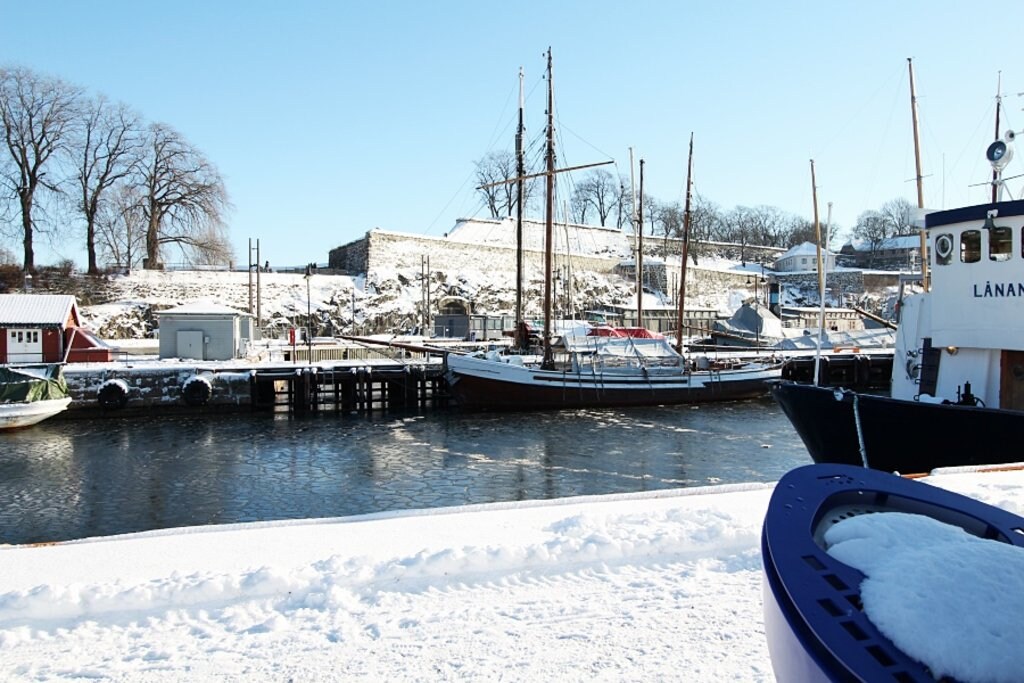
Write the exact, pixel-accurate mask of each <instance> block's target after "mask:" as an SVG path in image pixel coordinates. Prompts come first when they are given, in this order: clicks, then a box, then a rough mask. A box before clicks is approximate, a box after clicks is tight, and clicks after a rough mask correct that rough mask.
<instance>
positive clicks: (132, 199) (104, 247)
mask: <svg viewBox="0 0 1024 683" xmlns="http://www.w3.org/2000/svg"><path fill="white" fill-rule="evenodd" d="M96 249H97V251H98V252H99V255H100V256H102V257H103V258H104V260H106V261H107V262H108V263H115V264H117V265H118V266H120V267H122V268H124V269H125V270H130V269H132V268H133V267H135V266H138V265H141V264H142V258H143V256H144V255H145V253H146V216H145V215H144V212H143V209H142V193H141V191H140V188H139V187H138V186H136V185H131V184H128V183H121V184H119V185H116V186H115V187H113V188H112V189H111V192H109V193H108V196H107V199H106V201H104V202H102V203H101V204H100V205H99V207H98V208H97V212H96Z"/></svg>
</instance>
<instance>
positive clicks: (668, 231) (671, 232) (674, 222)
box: [655, 202, 683, 238]
mask: <svg viewBox="0 0 1024 683" xmlns="http://www.w3.org/2000/svg"><path fill="white" fill-rule="evenodd" d="M655 216H656V218H657V222H658V226H659V227H660V228H661V232H662V234H663V235H664V236H665V237H680V238H681V237H682V236H683V207H682V205H681V204H680V203H679V202H671V203H668V204H661V205H659V206H658V210H657V211H656V212H655Z"/></svg>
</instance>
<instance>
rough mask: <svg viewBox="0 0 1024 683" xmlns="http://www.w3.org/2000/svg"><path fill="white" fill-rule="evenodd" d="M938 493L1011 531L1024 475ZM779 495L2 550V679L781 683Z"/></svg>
mask: <svg viewBox="0 0 1024 683" xmlns="http://www.w3.org/2000/svg"><path fill="white" fill-rule="evenodd" d="M926 481H927V482H928V483H930V484H935V485H938V486H942V487H946V488H949V489H952V490H955V491H959V492H961V493H966V494H967V495H970V496H972V497H975V498H978V499H980V500H983V501H985V502H988V503H991V504H994V505H997V506H1000V507H1003V508H1005V509H1008V510H1010V511H1012V512H1015V513H1017V514H1021V513H1024V472H1021V471H1002V472H987V473H947V474H938V475H933V476H932V477H930V478H928V479H927V480H926ZM771 491H772V486H771V485H764V484H750V485H733V486H721V487H712V488H703V489H684V490H674V491H659V492H652V493H644V494H631V495H620V496H603V497H591V498H578V499H562V500H554V501H544V502H530V503H523V504H494V505H486V506H478V507H467V508H461V509H445V510H432V511H423V512H404V513H398V514H378V515H372V516H366V517H357V518H347V519H334V520H309V521H297V522H281V523H261V524H250V525H234V526H225V527H203V528H189V529H178V530H165V531H159V532H148V533H142V534H134V535H130V536H122V537H113V538H100V539H88V540H84V541H79V542H73V543H65V544H59V545H48V546H42V547H4V548H0V577H2V578H0V679H3V680H14V681H40V680H86V679H88V680H119V681H182V680H189V681H195V680H199V681H209V680H217V681H265V680H273V681H286V680H294V681H333V680H353V679H361V680H416V681H421V680H530V681H533V680H570V681H621V680H631V681H650V680H687V681H724V680H733V681H770V680H773V674H772V669H771V662H770V659H769V655H768V651H767V646H766V643H765V635H764V627H763V621H762V611H761V610H762V602H761V574H760V569H761V558H760V552H759V537H760V527H761V523H762V519H763V516H764V513H765V510H766V506H767V503H768V500H769V497H770V495H771Z"/></svg>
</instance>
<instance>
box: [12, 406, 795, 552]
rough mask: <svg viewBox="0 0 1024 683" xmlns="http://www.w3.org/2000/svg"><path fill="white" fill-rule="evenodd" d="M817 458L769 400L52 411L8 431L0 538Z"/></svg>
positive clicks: (745, 475)
mask: <svg viewBox="0 0 1024 683" xmlns="http://www.w3.org/2000/svg"><path fill="white" fill-rule="evenodd" d="M808 461H809V459H808V456H807V452H806V450H805V449H804V447H803V445H802V444H801V443H800V441H799V439H798V437H797V436H796V435H795V433H794V432H793V431H792V428H791V427H790V425H789V423H788V421H787V420H786V419H785V417H784V416H783V415H782V414H781V412H780V410H779V409H778V408H777V407H776V406H775V405H774V404H772V403H769V402H762V401H752V402H741V403H728V404H719V405H707V406H671V407H660V408H644V409H608V410H579V411H566V412H559V413H551V414H539V413H518V414H479V415H463V414H457V413H452V414H431V415H400V416H395V415H376V416H373V417H353V416H346V417H339V416H337V415H333V414H325V415H317V416H311V417H307V418H296V417H291V416H287V415H278V416H273V417H271V416H266V415H230V416H224V417H218V416H203V417H181V416H176V417H166V418H151V419H113V420H92V421H86V420H48V421H46V422H43V423H40V424H39V425H36V426H34V427H32V428H31V429H27V430H23V431H17V432H10V433H2V434H0V543H25V542H35V541H43V540H63V539H70V538H84V537H88V536H96V535H110V534H117V533H126V532H131V531H140V530H145V529H158V528H166V527H178V526H190V525H201V524H220V523H229V522H246V521H258V520H271V519H294V518H311V517H334V516H347V515H354V514H362V513H367V512H377V511H383V510H400V509H412V508H425V507H438V506H449V505H465V504H470V503H486V502H493V501H512V500H529V499H543V498H557V497H565V496H577V495H588V494H603V493H618V492H630V491H646V490H652V489H663V488H675V487H682V486H699V485H705V484H712V483H719V482H736V481H774V480H776V479H778V478H779V477H780V476H781V475H782V474H783V473H784V472H785V471H787V470H788V469H790V468H792V467H794V466H796V465H799V464H803V463H806V462H808Z"/></svg>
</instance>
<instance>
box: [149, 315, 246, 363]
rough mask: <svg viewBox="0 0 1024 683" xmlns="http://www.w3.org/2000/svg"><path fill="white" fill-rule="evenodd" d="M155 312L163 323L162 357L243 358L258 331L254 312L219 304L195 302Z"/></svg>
mask: <svg viewBox="0 0 1024 683" xmlns="http://www.w3.org/2000/svg"><path fill="white" fill-rule="evenodd" d="M156 315H157V320H159V323H160V358H188V359H192V360H231V359H232V358H240V357H242V356H244V355H245V349H246V347H247V346H248V343H249V342H250V341H251V340H253V339H254V335H255V334H256V325H255V323H254V316H253V315H252V314H251V313H243V312H242V311H238V310H235V309H234V308H230V307H228V306H223V305H221V304H216V303H208V302H202V301H196V302H192V303H188V304H183V305H181V306H178V307H177V308H170V309H167V310H166V311H160V312H158V313H157V314H156Z"/></svg>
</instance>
